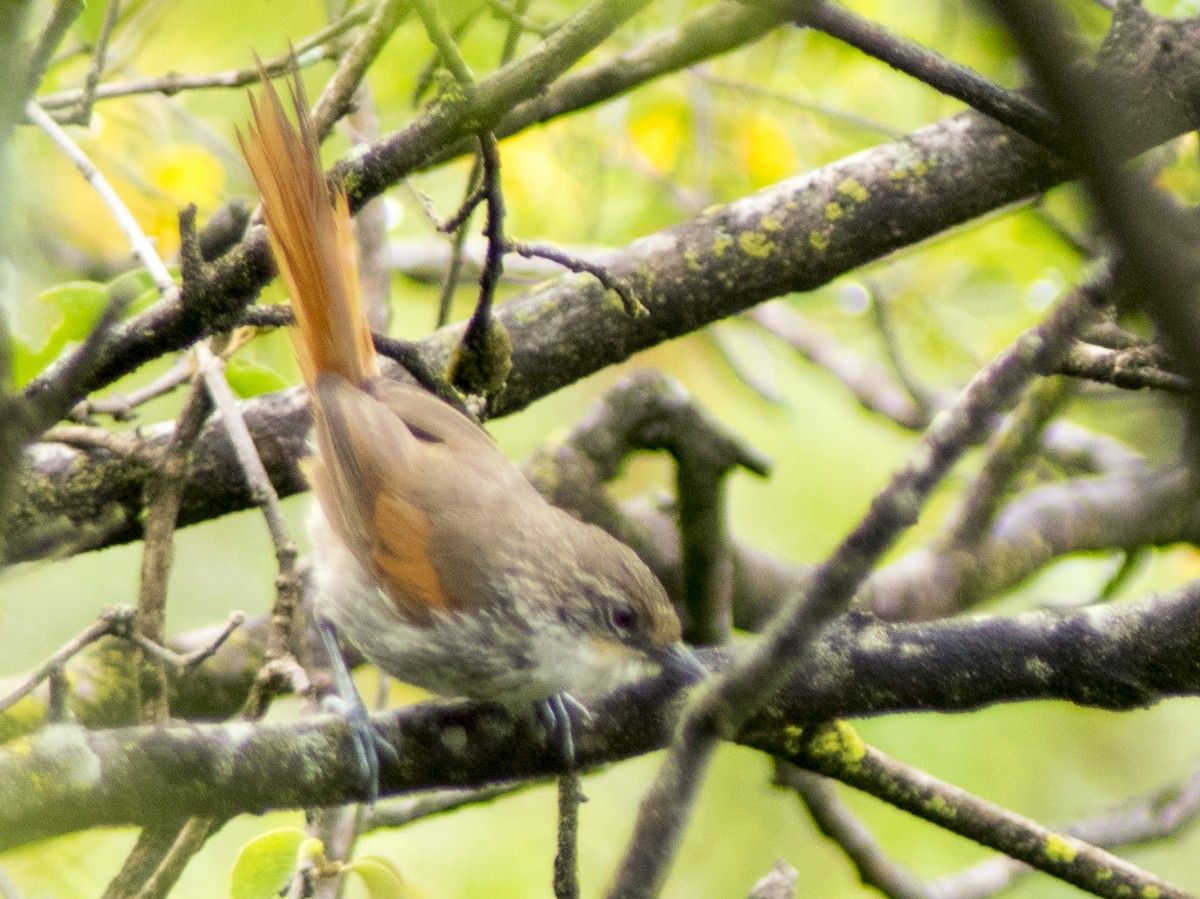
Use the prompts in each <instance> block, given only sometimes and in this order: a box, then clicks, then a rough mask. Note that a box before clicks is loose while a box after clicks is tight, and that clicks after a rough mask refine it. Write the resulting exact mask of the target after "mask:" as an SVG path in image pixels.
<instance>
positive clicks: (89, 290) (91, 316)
mask: <svg viewBox="0 0 1200 899" xmlns="http://www.w3.org/2000/svg"><path fill="white" fill-rule="evenodd" d="M37 300H38V302H39V303H46V304H49V305H53V306H55V307H56V308H57V309H58V311H59V313H60V314H61V316H62V317H61V318H60V320H59V323H58V325H57V327H55V329H54V330H53V331H52V332H51V334H50V338H49V339H48V340H47V344H48V345H49V344H56V347H57V348H56V350H55V355H57V354H58V352H59V351H60V350H62V348H63V347H64V346H65V345H66V343H67V341H69V340H83V339H84V338H85V337H87V336H88V334H90V333H91V332H92V328H94V327H95V326H96V322H97V321H99V319H100V316H101V315H102V314H103V313H104V310H105V308H106V307H107V306H108V292H107V291H106V290H105V287H104V285H103V284H97V283H96V282H95V281H68V282H67V283H66V284H59V285H57V286H55V287H51V288H50V289H49V290H45V291H43V292H42V293H40V294H38V296H37Z"/></svg>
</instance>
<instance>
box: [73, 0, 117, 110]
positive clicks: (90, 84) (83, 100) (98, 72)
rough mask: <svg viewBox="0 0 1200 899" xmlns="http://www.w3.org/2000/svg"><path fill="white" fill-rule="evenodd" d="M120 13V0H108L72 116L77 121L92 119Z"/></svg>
mask: <svg viewBox="0 0 1200 899" xmlns="http://www.w3.org/2000/svg"><path fill="white" fill-rule="evenodd" d="M120 15H121V2H120V0H108V6H107V7H106V8H105V10H104V22H103V24H102V25H101V26H100V35H99V37H97V38H96V46H95V49H94V50H93V51H92V63H91V65H89V66H88V70H87V75H86V76H84V80H83V96H81V97H80V98H79V105H78V106H77V107H75V112H74V114H73V116H72V117H73V119H74V120H75V121H76V122H80V123H84V124H86V123H87V122H89V121H91V118H92V106H93V105H94V104H95V102H96V87H97V85H99V84H100V78H101V76H102V75H103V74H104V66H105V63H106V59H107V56H108V42H109V39H110V38H111V37H112V33H113V29H114V28H116V27H117V19H118V18H119V17H120Z"/></svg>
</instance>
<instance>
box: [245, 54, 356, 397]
mask: <svg viewBox="0 0 1200 899" xmlns="http://www.w3.org/2000/svg"><path fill="white" fill-rule="evenodd" d="M255 59H256V61H257V62H258V68H259V73H260V75H261V76H262V82H263V96H262V101H261V102H256V101H255V98H254V95H253V93H252V94H251V95H250V108H251V110H252V112H253V117H254V124H253V125H252V126H250V127H249V129H248V131H249V134H247V135H243V134H242V133H241V131H240V130H239V131H238V142H239V143H240V144H241V146H242V154H243V155H244V156H245V157H246V162H247V163H248V164H249V166H250V174H251V175H252V176H253V177H254V183H255V184H256V185H257V186H258V191H259V193H260V194H261V195H262V204H263V216H264V218H265V219H266V223H267V233H268V235H269V237H270V240H271V250H272V251H273V252H274V254H275V262H276V264H277V265H278V266H279V273H280V275H281V276H282V277H283V281H284V284H285V285H286V286H287V290H288V294H289V295H290V296H291V298H292V309H293V311H294V313H295V316H296V328H294V329H292V332H291V333H292V344H293V346H294V347H295V350H296V357H297V358H298V359H299V361H300V368H301V370H302V371H303V373H304V380H305V382H306V383H307V384H308V386H309V389H312V388H313V387H314V385H315V384H316V380H317V376H318V375H321V374H324V373H326V372H330V373H333V374H336V375H339V376H340V377H342V378H345V379H346V380H347V381H349V382H350V383H351V384H354V385H356V386H358V385H361V384H362V383H363V382H364V381H365V380H366V379H367V378H369V377H372V376H374V375H375V374H376V373H377V368H376V362H375V352H374V349H373V347H372V344H371V331H370V328H369V327H368V325H367V319H366V316H365V314H364V313H363V309H362V300H361V298H360V296H359V287H358V258H357V253H356V251H355V244H354V231H353V228H352V227H351V222H350V208H349V206H348V204H347V202H346V196H345V194H344V193H342V192H341V191H340V190H339V191H335V192H333V194H332V196H331V192H330V189H329V185H328V182H327V181H326V179H325V172H324V170H323V169H322V168H321V161H320V156H319V155H318V152H317V138H316V133H315V131H314V129H313V123H312V119H311V117H310V115H309V111H308V103H307V102H306V100H305V98H304V88H303V85H302V84H301V82H300V76H299V74H298V73H293V78H292V83H291V85H290V87H291V97H292V106H293V107H294V109H295V111H296V121H297V125H296V126H293V125H292V124H291V122H289V121H288V118H287V115H286V114H285V113H284V109H283V103H282V101H281V100H280V98H279V93H278V92H277V91H276V90H275V87H274V85H272V84H271V80H270V78H269V77H268V75H267V72H266V69H265V68H264V67H263V65H262V61H261V60H258V59H257V57H255Z"/></svg>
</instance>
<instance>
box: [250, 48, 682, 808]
mask: <svg viewBox="0 0 1200 899" xmlns="http://www.w3.org/2000/svg"><path fill="white" fill-rule="evenodd" d="M262 74H263V87H264V95H263V98H262V101H261V103H260V102H256V101H255V98H254V97H253V95H251V98H250V102H251V107H252V110H253V117H254V125H253V127H251V128H250V129H249V134H248V135H246V136H243V135H241V134H240V133H239V135H238V138H239V141H240V142H241V145H242V152H243V153H244V155H245V157H246V161H247V163H248V164H249V166H250V171H251V173H252V174H253V176H254V181H255V183H256V184H257V186H258V189H259V192H260V193H261V194H262V201H263V213H264V216H265V219H266V223H267V229H268V234H269V236H270V242H271V248H272V250H273V252H274V255H275V260H276V263H277V264H278V266H279V271H280V274H281V275H282V276H283V280H284V283H285V284H286V286H287V289H288V293H289V294H290V295H291V299H292V307H293V309H294V311H295V317H296V327H295V328H294V329H292V338H293V345H294V347H295V351H296V356H297V358H298V360H299V363H300V367H301V370H302V371H303V373H304V379H305V381H306V383H307V384H308V388H309V391H310V392H311V395H312V403H313V412H314V420H315V422H314V428H315V432H316V449H317V454H316V456H315V458H313V459H312V460H311V467H310V468H309V474H310V480H311V482H312V487H313V490H314V491H315V493H316V496H317V499H318V501H319V506H320V513H323V514H317V515H315V516H314V519H313V521H312V524H311V528H310V529H311V535H312V544H313V554H314V562H315V572H316V581H317V589H318V601H317V602H318V605H317V610H318V616H319V617H320V618H323V619H325V620H326V621H327V622H331V623H332V625H334V626H336V628H337V630H338V631H339V632H340V633H341V634H343V635H344V636H345V637H347V638H348V639H349V640H350V641H351V642H352V643H354V645H355V646H357V647H358V648H359V649H360V650H361V651H362V652H363V654H364V655H365V656H366V657H367V658H368V659H370V660H371V661H372V662H374V663H375V664H376V665H377V666H379V668H381V669H382V670H383V671H385V672H387V673H388V674H391V675H394V676H396V677H398V678H400V679H401V680H403V681H406V682H408V683H411V684H415V685H417V686H420V687H424V688H426V689H428V690H431V691H434V692H436V693H442V694H448V695H457V696H468V697H476V698H480V699H487V700H494V701H502V702H506V703H507V702H531V703H535V704H537V706H538V708H539V709H540V710H541V711H542V712H543V713H545V714H547V715H548V717H549V718H550V721H551V725H552V727H554V728H556V729H557V730H558V732H559V734H560V737H561V740H562V742H561V746H562V748H563V750H564V753H565V755H566V756H567V759H568V761H570V760H571V758H572V757H573V747H572V743H571V733H570V717H569V714H568V711H567V708H566V706H565V704H564V700H565V701H567V702H573V700H572V696H573V695H574V694H579V695H594V694H597V693H600V692H603V691H605V690H607V689H610V688H612V687H614V686H616V685H618V684H620V683H622V682H624V681H626V680H629V679H631V678H634V677H637V676H639V675H641V674H647V673H651V672H652V671H654V670H655V669H656V668H669V669H672V670H674V671H677V672H678V673H680V674H684V675H688V676H696V675H698V674H700V673H701V672H702V669H701V668H700V667H699V664H698V662H697V661H696V660H695V658H694V656H692V654H691V653H690V652H689V651H688V650H687V649H686V648H685V647H684V645H683V644H682V643H681V642H680V630H679V620H678V618H677V617H676V615H675V611H674V609H673V608H672V606H671V603H670V601H669V600H668V599H667V595H666V593H665V592H664V590H663V588H662V586H661V585H660V584H659V582H658V581H657V580H656V579H655V577H654V575H653V574H651V573H650V570H649V569H648V568H647V567H646V566H645V565H644V564H643V563H642V561H641V560H640V559H639V558H638V557H637V556H636V555H635V554H634V553H633V551H632V550H630V549H629V548H628V547H626V546H625V545H623V544H622V543H620V542H618V541H617V540H615V539H613V538H612V537H611V536H609V535H608V534H607V533H605V532H604V531H602V530H600V529H599V528H597V527H594V526H592V525H590V524H585V523H583V522H581V521H579V520H577V519H575V518H573V517H572V516H570V515H569V514H567V513H566V512H563V511H562V510H560V509H557V508H555V507H553V506H551V505H550V504H549V503H547V502H546V501H545V500H544V499H543V498H542V497H541V495H540V494H539V493H538V492H537V491H536V490H535V489H534V488H533V486H532V485H531V484H530V483H529V481H527V480H526V479H525V477H524V476H523V475H522V474H521V472H520V471H519V470H518V469H517V468H516V466H514V465H513V464H512V463H511V462H509V460H508V459H507V458H505V456H504V455H503V454H502V453H501V452H500V450H499V449H498V448H497V447H496V445H495V444H494V443H493V442H492V440H491V438H489V437H488V435H487V434H486V433H485V432H484V431H483V430H481V429H480V428H479V427H477V426H476V425H475V424H474V423H473V422H471V421H470V420H468V419H467V418H466V417H465V416H463V415H461V414H460V413H458V412H457V411H456V410H454V409H453V408H451V407H450V406H449V405H447V404H446V403H443V402H442V401H441V400H439V399H437V398H436V397H434V396H433V395H432V394H430V393H428V392H426V391H424V390H422V389H420V388H417V387H411V386H408V385H405V384H400V383H397V382H395V381H392V380H389V379H386V378H384V377H382V376H381V375H380V373H379V368H378V365H377V362H376V359H375V353H374V349H373V347H372V343H371V335H370V331H369V330H368V326H367V321H366V318H365V316H364V314H363V310H362V306H361V302H360V299H359V288H358V275H357V261H356V256H355V244H354V237H353V234H352V229H351V220H350V213H349V209H348V206H347V202H346V197H345V195H344V194H343V193H341V192H340V191H334V192H332V195H331V191H330V189H329V186H328V184H327V181H326V178H325V175H324V172H323V171H322V169H321V166H320V160H319V157H318V155H317V140H316V136H315V134H314V130H313V125H312V122H311V120H310V118H309V113H308V106H307V103H306V102H305V100H304V95H303V90H302V87H301V85H300V80H299V77H298V76H296V77H295V78H294V79H293V82H292V97H291V99H292V105H293V106H294V107H295V111H296V117H297V121H298V127H293V126H292V125H291V124H290V123H289V121H288V119H287V117H286V115H285V112H284V108H283V104H282V103H281V101H280V99H279V95H278V94H277V93H276V91H275V89H274V87H273V86H272V85H271V83H270V81H269V80H268V78H267V75H266V72H265V71H264V72H263V73H262ZM322 633H323V635H324V636H325V638H326V645H327V646H328V647H329V648H330V649H331V655H332V656H334V657H336V661H338V662H340V656H339V655H338V653H337V648H336V640H335V639H334V637H333V635H332V633H331V632H330V629H329V627H328V625H326V626H325V627H323V628H322ZM347 684H349V688H348V689H349V690H350V695H345V694H344V695H343V698H344V699H346V700H347V701H349V702H352V703H354V705H353V706H352V709H355V710H357V715H354V714H352V720H354V721H355V723H356V726H357V728H358V729H357V732H356V740H357V741H358V742H357V743H356V751H357V752H359V753H360V761H362V762H363V763H364V764H365V765H366V766H367V767H368V768H369V769H370V771H369V773H368V775H367V776H368V777H369V778H370V782H369V783H368V790H369V791H373V790H374V789H375V786H376V783H375V778H377V774H378V769H377V767H374V766H376V765H377V759H375V757H374V750H373V748H372V747H371V746H370V745H369V743H370V742H371V740H372V737H370V736H368V735H369V734H372V733H373V732H372V731H370V730H369V729H368V728H369V725H367V723H366V722H367V719H366V713H365V710H363V708H362V705H361V701H359V700H357V695H356V694H353V692H352V691H353V686H352V684H351V683H350V682H349V677H348V676H344V677H343V683H342V686H343V688H345V687H346V685H347ZM384 751H387V750H386V749H385V750H384ZM363 755H365V756H366V758H362V756H363Z"/></svg>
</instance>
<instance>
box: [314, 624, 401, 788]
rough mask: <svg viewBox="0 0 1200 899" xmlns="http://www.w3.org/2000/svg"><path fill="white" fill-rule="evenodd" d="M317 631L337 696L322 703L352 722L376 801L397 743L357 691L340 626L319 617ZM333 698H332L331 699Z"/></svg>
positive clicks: (356, 756) (362, 768)
mask: <svg viewBox="0 0 1200 899" xmlns="http://www.w3.org/2000/svg"><path fill="white" fill-rule="evenodd" d="M317 632H318V633H319V634H320V635H321V643H322V644H323V645H324V646H325V654H326V655H327V656H329V670H330V671H331V672H332V673H333V686H334V691H335V694H336V695H335V696H331V697H326V700H325V702H324V703H323V704H324V705H325V707H326V708H329V709H330V710H331V711H335V712H337V713H339V714H341V715H343V716H344V717H345V718H346V720H347V721H348V722H349V724H350V735H351V741H352V744H353V746H354V760H355V763H356V764H357V766H358V771H359V775H360V777H361V778H362V782H363V785H364V787H365V790H366V801H367V803H368V804H369V805H374V804H375V800H376V799H378V798H379V771H380V768H381V767H382V766H381V758H380V757H381V756H382V757H383V758H384V759H386V760H387V761H389V762H397V761H399V758H400V757H399V755H398V754H397V752H396V747H394V746H393V745H392V744H391V743H389V742H388V741H387V740H385V739H384V738H383V735H382V734H380V733H379V731H377V730H376V729H375V725H374V724H372V723H371V716H370V713H368V712H367V707H366V706H365V705H364V704H363V701H362V697H361V696H359V695H358V688H357V687H355V686H354V679H353V678H351V677H350V669H349V668H347V667H346V660H345V659H344V658H343V657H342V650H341V648H340V647H339V646H338V639H337V628H336V627H334V624H333V622H332V621H330V620H329V619H327V618H322V617H320V616H318V617H317ZM330 700H333V701H332V702H331V701H330Z"/></svg>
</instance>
